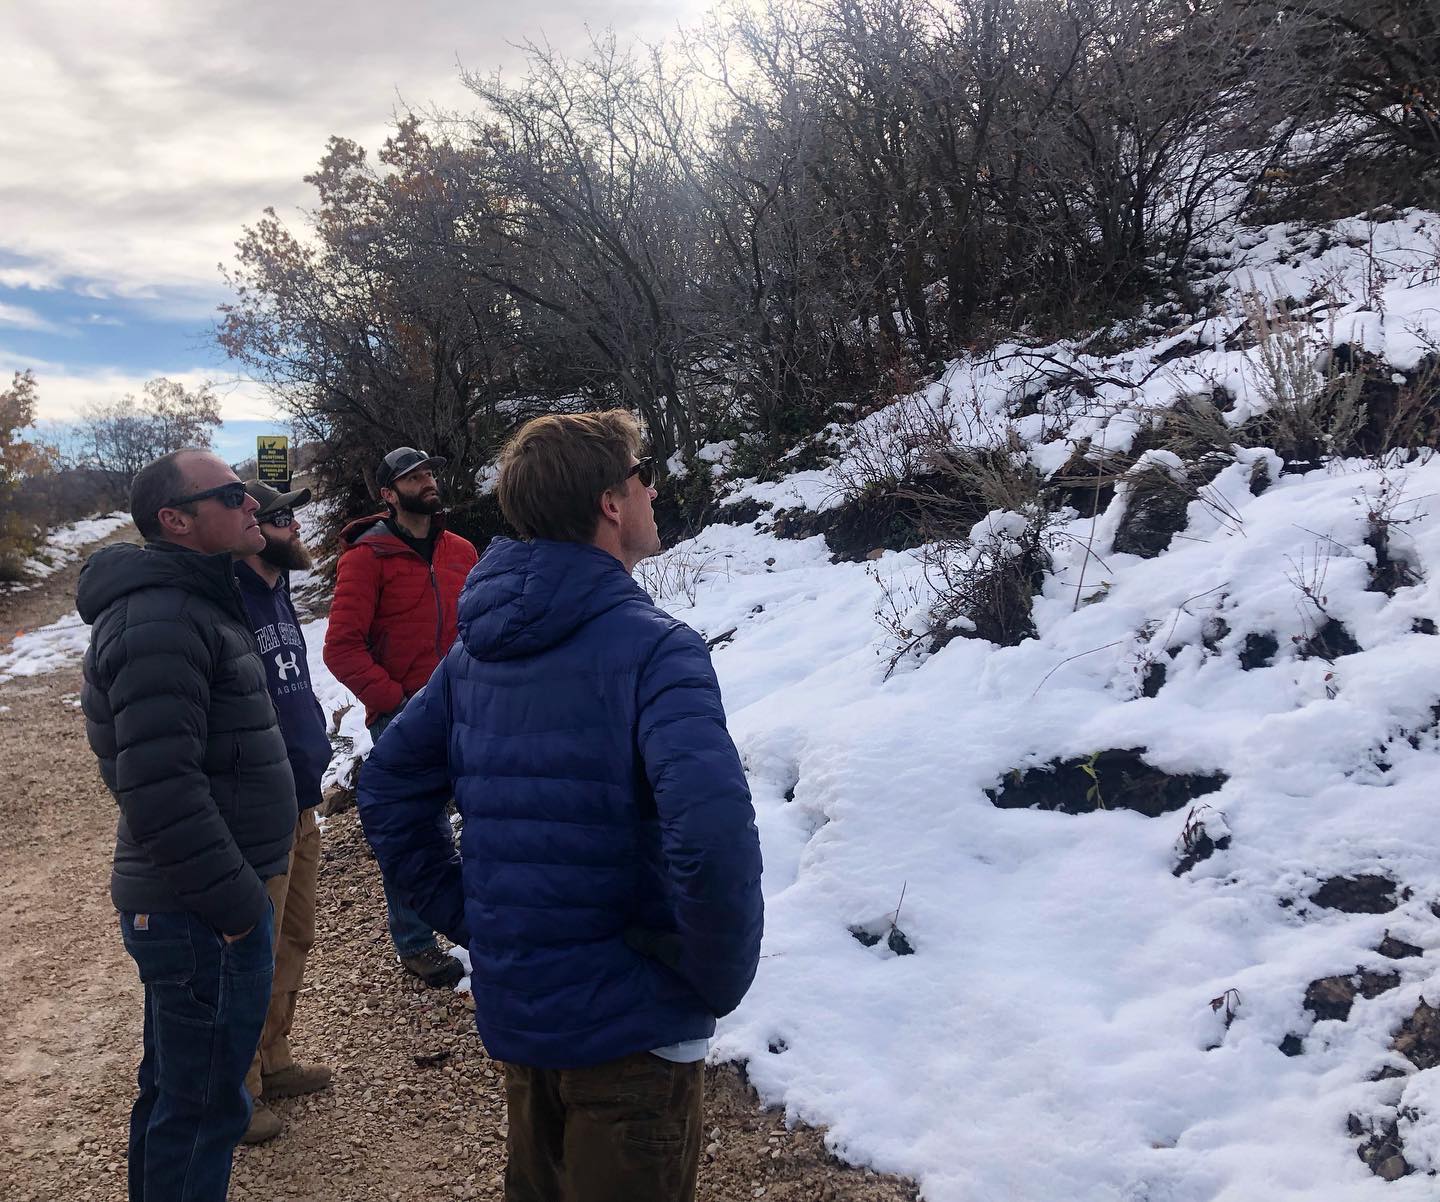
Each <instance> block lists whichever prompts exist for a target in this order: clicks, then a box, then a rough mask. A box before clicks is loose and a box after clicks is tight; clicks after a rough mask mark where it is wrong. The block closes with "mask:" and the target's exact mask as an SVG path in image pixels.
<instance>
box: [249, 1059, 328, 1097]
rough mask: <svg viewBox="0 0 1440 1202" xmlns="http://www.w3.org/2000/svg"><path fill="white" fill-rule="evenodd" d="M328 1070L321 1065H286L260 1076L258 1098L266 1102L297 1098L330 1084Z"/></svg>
mask: <svg viewBox="0 0 1440 1202" xmlns="http://www.w3.org/2000/svg"><path fill="white" fill-rule="evenodd" d="M330 1076H331V1073H330V1070H329V1069H328V1068H326V1067H325V1066H324V1065H323V1064H287V1065H286V1066H285V1067H284V1068H278V1069H276V1070H275V1071H274V1072H273V1073H261V1074H260V1096H261V1097H262V1098H264V1099H265V1100H266V1101H267V1102H273V1101H274V1100H275V1099H277V1098H298V1097H300V1095H301V1094H307V1093H314V1092H315V1091H316V1090H318V1089H324V1088H325V1087H326V1086H327V1085H329V1084H330Z"/></svg>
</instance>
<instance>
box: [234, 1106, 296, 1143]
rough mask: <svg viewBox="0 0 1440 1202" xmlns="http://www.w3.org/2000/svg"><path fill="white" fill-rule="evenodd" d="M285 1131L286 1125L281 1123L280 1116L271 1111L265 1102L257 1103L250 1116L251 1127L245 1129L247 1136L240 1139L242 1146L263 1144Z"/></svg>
mask: <svg viewBox="0 0 1440 1202" xmlns="http://www.w3.org/2000/svg"><path fill="white" fill-rule="evenodd" d="M284 1129H285V1124H284V1123H282V1122H281V1121H280V1116H279V1115H278V1114H276V1113H275V1112H274V1111H273V1110H271V1109H270V1107H268V1106H267V1105H265V1103H264V1102H256V1103H255V1110H254V1112H253V1113H252V1114H251V1115H250V1125H249V1126H248V1127H246V1128H245V1134H244V1135H242V1136H241V1137H240V1142H241V1143H242V1144H263V1143H264V1142H265V1141H266V1140H269V1139H274V1138H275V1137H276V1136H277V1135H279V1134H280V1132H281V1131H283V1130H284Z"/></svg>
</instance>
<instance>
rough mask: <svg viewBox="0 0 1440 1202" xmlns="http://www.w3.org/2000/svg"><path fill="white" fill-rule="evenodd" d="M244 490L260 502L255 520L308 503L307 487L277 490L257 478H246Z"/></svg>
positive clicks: (308, 491)
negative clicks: (285, 490) (291, 490)
mask: <svg viewBox="0 0 1440 1202" xmlns="http://www.w3.org/2000/svg"><path fill="white" fill-rule="evenodd" d="M245 491H246V492H248V493H249V494H250V495H251V496H252V497H254V498H255V500H257V501H258V502H259V503H260V508H259V510H257V511H256V513H255V519H256V521H259V520H260V519H261V518H264V517H269V516H270V514H272V513H276V512H278V511H279V510H281V509H299V508H300V506H302V505H308V504H310V490H309V489H308V488H297V489H296V490H295V491H294V492H278V491H276V490H275V489H273V488H271V487H270V486H269V485H268V484H262V483H261V482H260V481H259V480H246V481H245Z"/></svg>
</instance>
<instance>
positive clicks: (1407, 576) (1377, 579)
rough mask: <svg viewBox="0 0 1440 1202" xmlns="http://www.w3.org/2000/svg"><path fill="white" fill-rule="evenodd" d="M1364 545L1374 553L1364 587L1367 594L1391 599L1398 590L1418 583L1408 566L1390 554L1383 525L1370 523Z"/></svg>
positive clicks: (1385, 528) (1386, 529)
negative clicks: (1368, 576) (1373, 562)
mask: <svg viewBox="0 0 1440 1202" xmlns="http://www.w3.org/2000/svg"><path fill="white" fill-rule="evenodd" d="M1365 545H1366V546H1367V547H1370V548H1371V549H1372V550H1373V551H1374V552H1375V567H1374V568H1373V569H1371V572H1370V580H1369V583H1367V584H1366V585H1365V590H1366V591H1367V592H1371V593H1385V594H1386V595H1387V596H1390V597H1393V596H1394V595H1395V593H1396V592H1397V591H1398V590H1399V589H1402V588H1408V587H1409V586H1410V585H1412V584H1417V583H1419V580H1418V577H1416V575H1415V573H1414V572H1412V571H1411V570H1410V565H1409V564H1408V563H1406V562H1405V561H1404V560H1403V559H1397V558H1396V557H1395V556H1394V555H1392V554H1391V553H1390V535H1389V529H1388V527H1387V526H1386V525H1385V523H1383V522H1372V524H1371V526H1370V533H1369V534H1368V535H1367V536H1366V538H1365Z"/></svg>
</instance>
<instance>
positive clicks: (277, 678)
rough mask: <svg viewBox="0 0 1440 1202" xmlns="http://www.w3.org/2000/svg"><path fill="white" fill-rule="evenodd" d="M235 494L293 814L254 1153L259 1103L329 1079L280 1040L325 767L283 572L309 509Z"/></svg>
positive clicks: (262, 1122) (305, 950)
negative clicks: (259, 540) (243, 514)
mask: <svg viewBox="0 0 1440 1202" xmlns="http://www.w3.org/2000/svg"><path fill="white" fill-rule="evenodd" d="M245 491H246V492H248V493H249V494H250V495H251V496H252V497H254V498H255V500H256V501H258V502H259V503H260V509H259V511H258V512H257V513H256V515H255V520H256V521H257V522H259V523H260V531H261V533H262V534H264V535H265V546H264V548H263V549H262V550H260V551H258V552H256V553H255V554H254V555H251V556H249V557H247V558H245V559H242V560H239V561H238V562H237V563H236V564H235V579H236V582H237V583H238V584H239V586H240V596H241V598H242V599H243V600H244V602H245V611H246V613H248V614H249V615H250V626H251V628H252V629H253V630H254V631H255V641H256V642H257V643H258V644H259V645H260V659H261V661H262V662H263V663H264V665H265V675H266V681H267V683H268V684H269V686H270V697H271V699H272V700H273V701H274V702H275V713H276V716H277V717H278V718H279V722H280V731H281V733H282V734H283V735H284V736H285V751H286V754H287V755H288V756H289V759H290V770H291V772H292V773H293V774H294V777H295V798H296V802H297V803H298V806H299V810H300V819H299V822H298V823H297V825H296V827H295V848H294V850H293V851H292V852H291V853H290V871H289V872H288V873H286V874H284V875H282V876H273V877H271V878H270V879H269V880H267V881H266V882H265V885H266V888H267V889H268V891H269V893H270V900H271V901H272V902H273V903H274V905H275V983H274V985H273V986H272V988H271V993H270V1009H269V1012H268V1013H267V1014H266V1016H265V1029H264V1031H263V1032H262V1034H261V1036H260V1047H259V1049H258V1051H257V1052H256V1054H255V1060H254V1063H252V1064H251V1066H250V1074H249V1076H248V1077H246V1079H245V1086H246V1088H247V1089H248V1090H249V1091H250V1096H251V1097H252V1098H254V1099H255V1113H254V1116H253V1117H252V1118H251V1120H250V1127H249V1129H248V1130H247V1131H246V1132H245V1142H246V1143H248V1144H258V1143H263V1142H264V1141H265V1140H267V1139H273V1138H274V1137H275V1136H277V1135H279V1134H280V1130H281V1127H282V1125H283V1124H282V1123H281V1121H280V1116H279V1115H277V1114H276V1113H275V1112H274V1111H273V1110H272V1109H270V1107H269V1106H268V1105H267V1103H269V1102H273V1101H275V1100H276V1099H278V1098H291V1097H295V1096H297V1095H299V1094H307V1093H313V1092H314V1091H315V1090H317V1089H324V1088H325V1086H327V1085H328V1084H329V1083H330V1070H329V1069H328V1068H325V1067H324V1066H323V1065H318V1064H311V1065H305V1064H297V1063H296V1061H295V1058H294V1056H292V1055H291V1052H290V1039H289V1036H290V1028H291V1024H292V1023H293V1021H294V1017H295V999H296V998H297V997H298V996H299V993H300V986H301V983H302V982H303V980H304V977H305V958H306V956H307V955H308V954H309V951H310V948H311V945H313V944H314V942H315V877H316V871H317V869H318V868H319V864H320V831H319V828H318V827H317V826H316V825H315V807H316V805H318V804H319V802H320V778H321V777H322V776H323V775H324V773H325V768H326V765H328V764H329V762H330V738H329V736H328V735H327V734H326V732H325V715H324V713H323V712H322V711H321V709H320V703H319V702H318V701H317V700H316V699H315V693H314V691H313V689H312V688H311V686H310V665H309V664H308V663H307V662H306V659H305V637H304V636H303V635H302V634H301V633H300V619H299V618H298V617H297V616H296V614H295V606H294V605H293V604H292V603H291V601H290V576H289V574H290V572H291V571H292V570H293V571H304V570H305V569H307V568H309V567H310V556H309V553H308V552H307V551H306V550H305V544H304V543H302V542H301V541H300V522H299V521H298V519H297V518H296V517H295V511H296V510H297V509H299V508H300V507H301V506H302V505H306V504H308V503H309V501H310V490H309V489H308V488H302V489H299V490H298V491H296V492H287V493H280V492H276V491H275V489H273V488H271V487H270V486H269V485H267V484H261V483H260V482H259V481H258V480H250V481H247V482H246V484H245Z"/></svg>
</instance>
